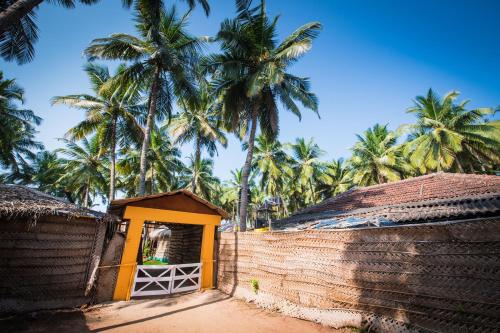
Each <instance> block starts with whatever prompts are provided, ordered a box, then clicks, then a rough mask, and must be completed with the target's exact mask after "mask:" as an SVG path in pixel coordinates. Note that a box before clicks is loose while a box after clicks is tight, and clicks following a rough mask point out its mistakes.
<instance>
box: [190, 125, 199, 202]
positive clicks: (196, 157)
mask: <svg viewBox="0 0 500 333" xmlns="http://www.w3.org/2000/svg"><path fill="white" fill-rule="evenodd" d="M195 150H196V151H195V154H194V165H195V166H196V167H198V165H199V163H200V160H201V137H200V135H199V134H198V135H197V136H196V148H195ZM193 176H194V174H193ZM191 192H193V193H194V194H196V177H193V178H192V179H191Z"/></svg>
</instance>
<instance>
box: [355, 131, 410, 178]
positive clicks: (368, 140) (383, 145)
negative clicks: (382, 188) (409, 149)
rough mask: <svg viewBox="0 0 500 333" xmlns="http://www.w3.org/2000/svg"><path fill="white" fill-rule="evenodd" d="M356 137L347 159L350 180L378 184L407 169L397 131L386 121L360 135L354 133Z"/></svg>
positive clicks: (397, 175)
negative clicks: (397, 142)
mask: <svg viewBox="0 0 500 333" xmlns="http://www.w3.org/2000/svg"><path fill="white" fill-rule="evenodd" d="M356 137H357V138H358V141H357V142H356V143H355V144H354V147H353V148H352V157H351V159H350V160H349V161H348V164H349V167H350V168H351V175H352V178H353V182H354V183H355V184H358V185H360V186H368V185H373V184H381V183H386V182H391V181H395V180H399V179H401V178H403V176H404V174H405V172H409V169H408V166H407V165H406V161H405V160H404V158H403V155H402V151H401V148H400V146H397V145H396V140H397V135H396V133H395V132H391V131H389V130H388V129H387V125H384V126H382V125H379V124H375V126H373V127H372V128H369V129H367V130H366V131H365V132H364V133H363V135H356Z"/></svg>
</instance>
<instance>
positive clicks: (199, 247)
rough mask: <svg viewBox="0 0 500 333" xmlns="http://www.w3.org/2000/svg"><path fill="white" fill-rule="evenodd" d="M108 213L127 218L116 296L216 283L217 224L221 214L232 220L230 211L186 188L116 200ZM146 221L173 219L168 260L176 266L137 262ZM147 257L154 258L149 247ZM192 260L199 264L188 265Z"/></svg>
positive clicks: (191, 288) (187, 288)
mask: <svg viewBox="0 0 500 333" xmlns="http://www.w3.org/2000/svg"><path fill="white" fill-rule="evenodd" d="M108 211H109V212H111V213H114V214H115V215H117V216H121V218H122V220H123V221H126V220H128V226H127V236H126V239H125V246H124V249H123V253H122V259H121V262H120V270H119V271H118V277H117V279H116V286H115V292H114V294H113V300H115V301H122V300H129V299H130V297H131V296H134V294H135V295H138V294H137V293H142V292H154V293H148V294H149V295H161V294H168V293H172V292H178V291H187V290H195V289H200V288H201V289H210V288H213V287H214V269H215V268H216V266H215V264H214V263H215V260H214V249H215V240H216V239H215V237H216V228H217V227H218V226H219V225H220V224H221V219H222V218H224V219H227V218H229V214H228V213H227V212H225V211H224V210H223V209H221V208H219V207H217V206H214V205H213V204H211V203H210V202H208V201H206V200H204V199H202V198H200V197H198V196H196V195H194V194H193V193H191V192H189V191H187V190H179V191H174V192H166V193H159V194H153V195H149V196H143V197H136V198H128V199H121V200H113V201H112V202H111V204H110V207H109V209H108ZM146 222H148V223H149V222H151V223H159V224H164V223H168V228H169V229H170V230H171V231H172V235H171V238H170V242H169V254H168V256H169V258H168V262H169V263H172V264H174V265H175V266H174V265H170V266H166V267H165V266H163V265H161V266H160V267H155V268H152V265H151V266H150V265H147V266H148V267H144V266H143V265H139V266H137V264H138V262H137V255H138V251H139V246H140V242H141V238H142V237H141V236H142V234H143V229H144V228H143V227H144V224H145V223H146ZM186 249H187V250H186ZM143 254H144V253H143ZM148 255H149V256H151V253H149V251H148ZM153 259H154V257H153ZM159 261H160V262H163V260H159ZM193 262H194V264H188V266H185V265H186V264H187V263H193ZM139 264H141V262H139ZM152 264H156V263H154V262H153V263H152ZM169 274H170V275H169ZM132 288H133V290H132ZM158 293H160V294H158ZM142 295H147V294H145V293H142Z"/></svg>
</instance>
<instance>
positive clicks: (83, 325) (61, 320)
mask: <svg viewBox="0 0 500 333" xmlns="http://www.w3.org/2000/svg"><path fill="white" fill-rule="evenodd" d="M0 332H9V333H11V332H12V333H13V332H30V333H41V332H50V333H84V332H130V333H135V332H141V333H161V332H168V333H198V332H200V333H238V332H241V333H244V332H252V333H274V332H286V333H309V332H310V333H317V332H321V333H333V332H335V333H352V332H355V331H354V330H352V329H349V328H345V329H340V330H336V329H332V328H328V327H325V326H321V325H319V324H315V323H312V322H308V321H304V320H300V319H295V318H290V317H286V316H283V315H281V314H279V313H274V312H269V311H266V310H262V309H260V308H258V307H256V306H255V305H253V304H247V303H245V302H243V301H240V300H237V299H234V298H231V297H228V296H227V295H224V294H222V293H220V292H218V291H215V290H213V291H207V292H200V293H198V292H197V293H191V294H184V295H172V296H170V297H168V298H160V299H143V300H132V301H130V302H112V303H107V304H101V305H98V306H94V307H91V308H89V309H86V310H83V311H50V312H47V311H46V312H39V313H34V314H30V315H25V316H23V317H14V318H10V319H4V320H0Z"/></svg>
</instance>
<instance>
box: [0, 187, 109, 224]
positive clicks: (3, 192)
mask: <svg viewBox="0 0 500 333" xmlns="http://www.w3.org/2000/svg"><path fill="white" fill-rule="evenodd" d="M43 216H65V217H68V219H70V218H78V217H79V218H90V219H95V220H99V221H102V220H113V219H114V218H113V217H112V216H110V215H108V214H105V213H101V212H97V211H93V210H90V209H86V208H82V207H78V206H77V205H75V204H72V203H70V202H68V201H66V200H64V199H61V198H57V197H54V196H52V195H49V194H46V193H43V192H40V191H38V190H35V189H33V188H30V187H27V186H22V185H0V217H6V218H9V219H13V218H26V219H28V220H30V221H37V220H38V219H39V218H40V217H43Z"/></svg>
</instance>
